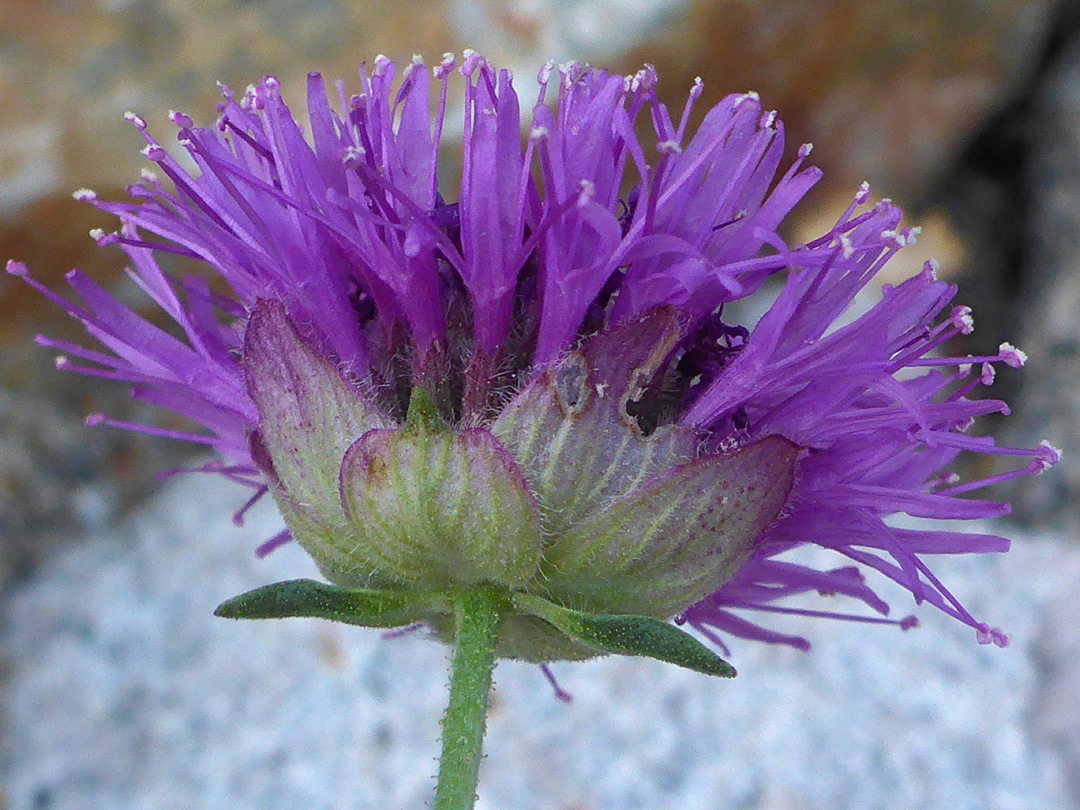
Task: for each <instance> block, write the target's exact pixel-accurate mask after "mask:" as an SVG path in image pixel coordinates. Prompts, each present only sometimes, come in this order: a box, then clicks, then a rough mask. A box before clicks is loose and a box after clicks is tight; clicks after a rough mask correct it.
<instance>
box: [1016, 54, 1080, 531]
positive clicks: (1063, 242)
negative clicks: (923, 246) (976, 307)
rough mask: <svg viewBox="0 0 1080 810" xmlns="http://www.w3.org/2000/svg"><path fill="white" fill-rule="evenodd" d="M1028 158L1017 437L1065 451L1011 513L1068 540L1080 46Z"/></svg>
mask: <svg viewBox="0 0 1080 810" xmlns="http://www.w3.org/2000/svg"><path fill="white" fill-rule="evenodd" d="M1033 123H1034V126H1033V132H1035V133H1036V135H1035V137H1034V142H1033V149H1032V154H1031V158H1030V160H1031V171H1030V179H1029V182H1030V193H1031V213H1030V225H1029V229H1030V230H1029V245H1028V248H1029V251H1030V261H1029V264H1028V266H1027V267H1025V268H1024V273H1025V279H1024V288H1023V291H1022V293H1023V294H1022V305H1021V316H1022V334H1021V340H1022V342H1021V343H1020V346H1021V347H1023V349H1024V350H1025V351H1026V352H1027V353H1028V354H1029V356H1030V358H1031V361H1030V363H1029V364H1028V366H1027V368H1026V369H1025V374H1024V377H1023V383H1022V388H1021V390H1020V397H1019V400H1018V407H1017V409H1016V414H1017V418H1016V419H1014V420H1013V426H1014V428H1015V430H1014V433H1016V434H1018V435H1016V436H1015V438H1017V439H1018V440H1019V441H1021V442H1028V441H1031V440H1033V439H1034V440H1035V441H1038V439H1040V438H1042V437H1043V436H1044V435H1045V436H1047V437H1048V438H1049V439H1050V441H1052V442H1053V443H1054V444H1059V445H1061V446H1062V447H1063V449H1064V450H1065V451H1066V454H1067V456H1066V463H1065V464H1062V465H1061V468H1060V470H1059V471H1057V472H1056V474H1055V475H1054V476H1052V477H1048V478H1045V479H1041V480H1039V481H1038V482H1037V485H1035V482H1025V485H1024V486H1022V487H1020V488H1019V492H1018V494H1017V496H1016V497H1015V498H1014V500H1016V501H1017V502H1018V504H1017V505H1018V507H1019V514H1020V516H1021V517H1023V518H1024V519H1026V520H1028V521H1030V522H1032V523H1034V524H1038V525H1043V526H1048V525H1052V526H1055V527H1056V528H1058V529H1059V530H1060V529H1065V530H1067V531H1068V532H1069V533H1070V534H1072V535H1074V536H1075V535H1076V534H1077V532H1078V531H1080V513H1078V512H1077V510H1076V508H1075V503H1076V496H1077V494H1078V493H1080V466H1078V465H1077V464H1076V463H1075V459H1076V458H1077V453H1078V452H1080V382H1078V381H1080V318H1078V317H1077V313H1078V312H1080V40H1078V41H1077V42H1075V43H1074V45H1073V46H1072V47H1071V48H1070V49H1069V50H1068V51H1066V52H1065V53H1063V54H1062V55H1061V57H1060V59H1059V60H1058V62H1057V66H1056V68H1055V69H1054V70H1053V72H1052V73H1051V74H1050V75H1049V76H1048V77H1047V81H1046V84H1045V86H1044V88H1043V90H1042V92H1041V94H1040V97H1039V98H1038V100H1037V106H1036V113H1035V121H1034V122H1033Z"/></svg>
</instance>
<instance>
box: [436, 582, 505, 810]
mask: <svg viewBox="0 0 1080 810" xmlns="http://www.w3.org/2000/svg"><path fill="white" fill-rule="evenodd" d="M454 609H455V613H456V618H457V636H456V639H455V642H454V661H453V664H452V669H451V674H450V705H448V706H447V707H446V715H445V717H444V718H443V723H442V728H443V734H442V757H441V759H440V760H439V786H438V787H437V788H436V789H435V810H472V808H473V804H474V802H475V801H476V782H477V778H478V774H479V771H480V759H481V757H482V755H483V741H484V727H485V724H486V721H487V710H488V692H489V691H490V690H491V673H492V671H493V670H494V669H495V642H496V641H497V639H498V633H499V623H500V622H501V620H502V617H503V614H504V613H506V611H507V610H508V609H509V601H508V599H507V597H506V596H505V594H503V593H501V592H499V591H496V590H494V589H491V588H484V587H477V588H472V589H469V590H462V591H461V592H460V593H459V594H458V595H457V596H456V597H455V598H454Z"/></svg>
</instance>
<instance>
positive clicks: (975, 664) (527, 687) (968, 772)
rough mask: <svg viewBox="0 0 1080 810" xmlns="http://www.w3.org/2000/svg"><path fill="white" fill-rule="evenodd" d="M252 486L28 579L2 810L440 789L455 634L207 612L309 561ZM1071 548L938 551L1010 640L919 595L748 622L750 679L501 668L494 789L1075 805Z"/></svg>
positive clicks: (422, 794)
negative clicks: (1046, 629) (1053, 699)
mask: <svg viewBox="0 0 1080 810" xmlns="http://www.w3.org/2000/svg"><path fill="white" fill-rule="evenodd" d="M243 497H244V495H243V493H242V492H240V491H238V490H236V489H233V488H230V487H227V486H223V485H222V484H221V483H220V482H219V481H217V480H213V479H209V478H196V477H192V478H188V479H186V480H179V481H176V482H174V483H173V484H172V485H170V486H169V487H167V488H166V489H165V490H164V491H162V492H161V494H160V495H159V496H158V498H157V500H156V501H155V502H153V503H152V504H151V505H150V506H149V507H148V508H147V509H146V510H145V511H144V512H143V513H142V514H140V515H138V516H137V517H136V518H135V519H133V520H132V521H131V522H130V523H128V524H127V525H126V526H124V527H123V528H122V529H121V530H119V531H114V532H112V533H109V534H104V533H103V534H101V535H100V536H93V537H88V538H86V539H85V540H84V541H82V542H81V543H80V544H78V545H77V546H75V547H73V548H71V550H70V551H67V552H65V553H64V554H63V555H57V556H56V557H55V558H54V559H53V560H52V561H51V562H50V563H49V564H47V565H46V566H45V567H43V568H42V569H41V570H40V572H39V573H38V575H37V576H36V578H35V579H34V580H32V581H30V582H27V583H25V584H23V585H22V586H20V587H18V588H17V589H15V590H14V591H13V592H12V593H11V595H10V598H9V603H8V605H7V609H6V615H5V617H4V622H3V627H4V628H5V629H4V631H3V638H2V644H3V648H4V649H5V651H6V654H7V656H8V662H7V669H8V675H7V678H6V684H5V686H6V690H7V691H6V707H5V709H4V717H3V723H4V730H3V771H2V774H0V779H2V784H3V785H4V792H5V793H6V798H7V801H8V805H7V806H8V807H9V808H10V810H31V808H39V809H40V808H51V810H92V809H93V810H97V809H98V808H108V809H109V810H129V809H130V810H135V808H139V810H158V809H160V810H166V808H168V810H185V809H186V808H192V809H194V808H198V809H199V810H215V808H223V809H224V808H235V807H243V808H250V809H252V810H258V809H259V808H267V810H270V808H274V810H277V808H283V807H295V808H305V810H307V809H308V808H310V810H319V809H320V808H327V810H329V808H337V807H343V806H348V807H357V808H379V810H383V809H384V808H413V807H423V806H425V804H426V803H427V802H428V801H429V798H430V795H431V791H432V786H433V780H432V774H433V773H434V770H435V757H436V755H437V752H438V743H437V736H438V721H439V717H440V716H441V713H442V708H443V701H444V699H445V682H446V673H445V652H444V650H443V648H441V647H440V646H438V645H437V644H435V643H434V642H430V641H428V640H426V639H424V638H421V637H419V636H411V637H406V638H403V639H397V640H392V641H389V640H383V639H382V638H380V634H379V633H378V632H376V631H368V630H362V629H357V628H349V627H345V626H340V625H332V624H328V623H322V622H317V621H311V620H287V621H281V622H229V621H225V620H222V619H216V618H214V617H213V616H212V615H211V612H212V610H213V609H214V607H215V606H216V605H217V604H218V603H219V602H220V601H221V600H223V599H225V598H227V597H230V596H233V595H235V594H237V593H239V592H241V591H243V590H245V589H248V588H251V587H254V586H256V585H259V584H262V583H267V582H271V581H275V580H278V579H287V578H294V577H300V576H312V575H313V574H314V570H313V566H312V564H311V563H310V562H309V561H308V560H307V559H306V557H305V556H304V554H303V553H302V552H301V551H300V550H299V549H297V548H295V547H291V548H285V549H282V550H280V551H278V552H275V553H274V554H273V555H271V557H270V558H268V559H267V560H265V561H259V560H256V559H255V558H254V556H253V554H252V549H253V548H254V546H255V545H256V544H257V543H258V542H260V541H261V540H262V539H265V538H266V537H268V536H269V535H271V534H272V533H274V532H275V531H276V530H277V529H278V527H279V523H278V518H277V516H276V514H275V513H274V511H273V507H272V506H271V505H270V504H268V503H267V504H263V505H262V506H261V507H260V508H257V509H256V510H255V511H254V512H253V513H252V514H251V515H250V516H249V519H248V525H247V526H246V527H245V528H244V529H235V528H234V527H233V526H232V525H231V523H230V520H229V514H230V511H231V509H232V508H234V507H235V506H237V505H238V504H239V503H240V502H241V501H242V500H243ZM1078 555H1080V551H1078V550H1077V549H1076V548H1075V547H1070V546H1067V545H1064V544H1061V543H1055V542H1051V541H1044V542H1035V541H1028V542H1023V543H1018V544H1016V546H1015V548H1014V551H1013V552H1011V553H1010V554H1009V555H1006V556H996V557H985V558H970V559H943V560H939V561H938V565H937V566H936V569H935V570H937V571H938V572H939V573H941V574H942V576H943V579H944V580H945V581H946V582H947V583H949V584H950V585H951V586H953V587H954V588H955V591H956V592H957V593H958V595H960V596H961V597H963V598H964V599H965V600H966V602H967V605H968V607H969V608H970V609H972V611H973V612H974V613H976V615H979V616H983V617H986V618H987V619H988V620H990V621H991V622H992V623H995V624H1000V625H1001V626H1003V627H1004V628H1005V629H1006V630H1007V631H1008V632H1010V633H1011V635H1012V640H1013V643H1012V645H1011V646H1010V647H1009V648H1008V649H1005V650H999V649H997V648H993V647H990V648H986V647H980V646H978V645H977V644H976V643H975V640H974V634H973V632H972V631H970V630H969V629H968V628H965V627H961V626H960V625H957V624H955V623H954V622H951V621H950V620H947V619H945V618H944V617H942V616H938V615H936V614H935V612H934V611H932V610H928V609H926V610H922V611H921V612H920V618H921V619H922V622H923V626H922V627H921V628H920V629H918V630H914V631H911V632H908V633H901V632H900V631H899V630H896V629H893V628H881V627H869V626H862V625H852V624H846V623H844V624H842V623H837V622H823V621H816V622H809V623H804V624H800V625H799V626H800V627H801V628H802V632H804V633H806V634H808V635H809V637H810V638H812V639H813V640H814V642H815V647H814V649H813V650H812V651H811V652H810V653H808V654H802V653H797V652H794V651H791V650H787V649H782V648H775V647H768V646H765V645H755V644H750V643H740V642H736V643H735V645H734V650H733V656H732V660H733V662H734V663H735V664H736V665H737V666H738V667H739V669H740V676H739V677H738V678H736V679H735V680H734V681H721V680H712V679H709V678H707V677H705V676H699V675H696V674H693V673H689V672H684V671H681V670H677V669H675V668H672V667H666V666H663V665H661V664H658V663H653V662H650V661H644V660H638V659H634V660H631V659H607V660H603V661H597V662H592V663H587V664H559V665H556V666H555V667H554V668H555V671H556V673H557V674H558V676H559V678H560V680H561V682H562V685H563V686H564V687H565V688H566V689H568V690H569V691H570V692H572V693H573V695H574V698H575V699H574V701H573V703H571V704H569V705H564V704H561V703H559V702H557V701H556V700H555V699H554V697H553V696H552V694H551V690H550V689H549V688H548V686H547V684H546V682H545V681H544V678H543V677H542V675H541V673H540V671H539V670H538V669H537V668H535V667H532V666H527V665H521V664H500V666H499V668H498V669H497V671H496V680H497V684H498V688H497V693H496V698H495V703H494V708H493V711H492V715H491V719H490V724H489V734H488V739H487V746H486V747H487V751H488V757H487V760H486V761H485V763H484V766H483V771H482V781H481V800H480V803H479V805H478V807H479V808H482V809H483V810H494V808H515V809H516V808H521V809H522V810H530V809H531V808H543V809H544V810H560V809H561V810H568V808H575V809H576V810H633V809H634V808H642V810H659V808H681V809H682V810H699V809H700V810H704V809H705V808H717V807H732V808H762V810H766V809H772V810H775V808H798V809H799V810H804V809H805V810H832V809H833V808H841V807H845V808H846V807H851V808H889V809H890V810H895V809H896V808H942V807H949V808H955V809H956V810H966V809H967V808H971V810H976V808H978V810H984V809H985V808H1000V809H1001V810H1010V809H1011V808H1016V809H1017V810H1020V808H1050V807H1054V808H1066V807H1069V804H1068V800H1067V796H1066V792H1065V791H1066V787H1065V782H1064V778H1063V773H1062V763H1061V762H1060V761H1059V760H1058V759H1057V756H1056V755H1055V754H1054V753H1053V752H1052V751H1050V750H1049V749H1044V748H1041V747H1040V746H1039V745H1038V744H1037V743H1036V742H1034V741H1033V739H1032V737H1031V736H1030V735H1029V733H1028V731H1027V726H1026V723H1027V717H1028V713H1029V712H1030V711H1031V707H1032V705H1033V703H1034V699H1035V689H1036V685H1037V682H1038V679H1037V677H1036V661H1035V660H1034V658H1033V653H1032V648H1033V643H1032V642H1033V639H1034V638H1035V635H1036V633H1037V631H1038V628H1039V627H1040V626H1041V625H1042V623H1043V619H1044V617H1043V613H1044V611H1045V609H1046V608H1047V606H1048V605H1050V604H1052V603H1053V602H1054V601H1055V599H1056V598H1058V595H1059V594H1060V593H1062V592H1063V589H1064V588H1065V586H1066V585H1067V582H1068V580H1069V578H1070V577H1071V578H1073V579H1075V578H1076V576H1077V570H1078V568H1077V564H1076V563H1077V559H1078ZM899 598H900V599H902V597H899ZM908 601H909V602H910V599H909V600H908ZM897 604H898V609H899V611H900V615H903V614H904V613H906V612H907V607H906V606H904V605H902V604H901V603H900V602H899V601H898V602H897ZM790 624H791V623H790V622H789V625H790Z"/></svg>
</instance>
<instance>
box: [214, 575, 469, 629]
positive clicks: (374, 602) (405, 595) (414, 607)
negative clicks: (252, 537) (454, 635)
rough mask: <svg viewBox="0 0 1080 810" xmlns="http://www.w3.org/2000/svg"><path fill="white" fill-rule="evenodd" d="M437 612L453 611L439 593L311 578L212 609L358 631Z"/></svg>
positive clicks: (408, 621) (225, 613)
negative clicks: (341, 584) (297, 619)
mask: <svg viewBox="0 0 1080 810" xmlns="http://www.w3.org/2000/svg"><path fill="white" fill-rule="evenodd" d="M439 613H453V607H452V605H451V603H450V600H449V598H447V597H446V596H445V595H444V594H440V593H430V592H425V591H372V590H363V589H359V590H351V589H348V588H339V587H337V586H336V585H326V584H324V583H322V582H316V581H315V580H312V579H292V580H287V581H285V582H275V583H274V584H272V585H264V586H263V587H261V588H256V589H255V590H252V591H248V592H247V593H242V594H240V595H239V596H234V597H233V598H232V599H228V600H226V601H224V602H222V603H221V604H220V605H218V607H217V610H215V611H214V615H215V616H221V617H222V618H225V619H287V618H293V617H305V618H313V619H329V620H330V621H333V622H343V623H345V624H356V625H360V626H361V627H402V626H405V625H409V624H414V623H415V622H419V621H424V620H425V619H429V618H431V617H432V616H433V615H436V614H439Z"/></svg>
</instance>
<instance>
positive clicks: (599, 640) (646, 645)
mask: <svg viewBox="0 0 1080 810" xmlns="http://www.w3.org/2000/svg"><path fill="white" fill-rule="evenodd" d="M514 605H515V607H516V608H517V609H518V610H519V611H521V612H522V613H526V614H531V615H534V616H538V617H540V618H541V619H543V620H544V621H546V622H549V623H550V624H552V625H554V626H555V627H557V628H558V629H559V630H561V631H562V632H563V633H565V634H566V635H568V636H569V637H570V638H572V639H574V640H575V641H578V642H581V643H582V644H586V645H588V646H590V647H595V648H596V649H598V650H602V651H604V652H608V653H614V654H616V655H642V656H646V657H648V658H655V659H657V660H658V661H664V662H666V663H669V664H677V665H678V666H681V667H685V668H686V669H692V670H694V671H695V672H701V673H704V674H706V675H719V676H720V677H723V678H733V677H735V668H734V667H732V666H731V664H729V663H728V662H727V661H725V660H724V659H722V658H721V657H720V656H718V655H717V654H716V653H714V652H713V651H712V650H710V649H709V648H708V647H706V646H705V645H704V644H702V643H701V642H700V641H698V640H697V639H696V638H694V637H693V636H691V635H689V634H687V633H684V632H683V631H682V630H680V629H679V628H677V627H675V626H673V625H670V624H668V623H667V622H663V621H660V620H659V619H653V618H650V617H649V616H625V615H618V616H615V615H602V614H596V613H582V612H580V611H577V610H570V609H569V608H564V607H560V606H559V605H556V604H554V603H553V602H549V601H547V600H546V599H541V598H540V597H538V596H533V595H531V594H525V593H518V594H514Z"/></svg>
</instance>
